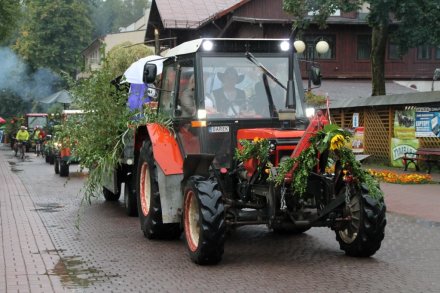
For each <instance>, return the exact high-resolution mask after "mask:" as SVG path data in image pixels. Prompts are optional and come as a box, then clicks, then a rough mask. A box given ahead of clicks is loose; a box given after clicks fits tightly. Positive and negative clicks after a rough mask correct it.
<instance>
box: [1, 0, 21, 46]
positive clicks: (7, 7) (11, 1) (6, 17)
mask: <svg viewBox="0 0 440 293" xmlns="http://www.w3.org/2000/svg"><path fill="white" fill-rule="evenodd" d="M0 15H1V17H0V43H3V42H4V41H5V40H6V39H7V38H8V37H9V36H10V35H11V34H12V33H13V32H14V30H15V26H16V24H17V22H18V20H19V18H20V17H19V16H20V2H19V1H17V0H0Z"/></svg>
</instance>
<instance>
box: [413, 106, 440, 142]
mask: <svg viewBox="0 0 440 293" xmlns="http://www.w3.org/2000/svg"><path fill="white" fill-rule="evenodd" d="M439 123H440V112H416V137H440V125H439Z"/></svg>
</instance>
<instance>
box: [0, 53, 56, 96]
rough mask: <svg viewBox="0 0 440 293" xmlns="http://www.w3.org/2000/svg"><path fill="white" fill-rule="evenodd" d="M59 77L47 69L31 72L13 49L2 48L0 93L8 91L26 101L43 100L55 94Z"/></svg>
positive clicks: (0, 56)
mask: <svg viewBox="0 0 440 293" xmlns="http://www.w3.org/2000/svg"><path fill="white" fill-rule="evenodd" d="M59 80H60V78H59V76H58V75H56V74H55V73H54V72H52V71H51V70H50V69H47V68H40V69H38V70H37V71H35V72H30V69H29V66H28V65H27V64H26V63H24V62H23V60H21V59H20V58H19V57H18V56H17V55H16V54H15V53H14V52H13V51H12V50H11V49H9V48H0V91H2V90H8V91H10V92H12V93H14V94H15V95H17V96H19V97H21V98H22V99H23V100H25V101H29V100H31V99H33V100H41V99H42V98H45V97H47V96H49V95H50V94H52V93H53V91H54V90H53V87H54V85H55V84H56V83H57V82H58V81H59Z"/></svg>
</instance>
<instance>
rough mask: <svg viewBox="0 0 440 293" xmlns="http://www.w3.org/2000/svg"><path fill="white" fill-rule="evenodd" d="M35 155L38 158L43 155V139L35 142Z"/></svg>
mask: <svg viewBox="0 0 440 293" xmlns="http://www.w3.org/2000/svg"><path fill="white" fill-rule="evenodd" d="M35 153H36V154H37V157H38V156H39V155H40V154H42V152H41V139H38V140H37V141H36V142H35Z"/></svg>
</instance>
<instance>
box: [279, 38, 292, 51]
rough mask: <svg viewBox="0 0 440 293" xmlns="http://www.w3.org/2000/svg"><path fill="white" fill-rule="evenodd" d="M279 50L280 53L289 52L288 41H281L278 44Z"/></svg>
mask: <svg viewBox="0 0 440 293" xmlns="http://www.w3.org/2000/svg"><path fill="white" fill-rule="evenodd" d="M280 49H281V51H284V52H285V51H289V49H290V44H289V42H288V41H282V42H281V43H280Z"/></svg>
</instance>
